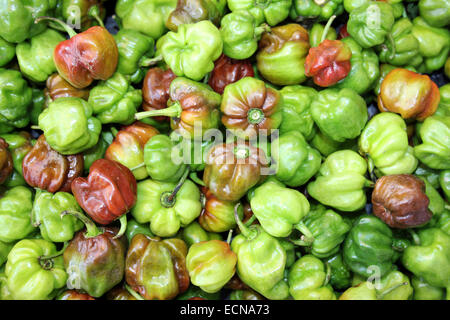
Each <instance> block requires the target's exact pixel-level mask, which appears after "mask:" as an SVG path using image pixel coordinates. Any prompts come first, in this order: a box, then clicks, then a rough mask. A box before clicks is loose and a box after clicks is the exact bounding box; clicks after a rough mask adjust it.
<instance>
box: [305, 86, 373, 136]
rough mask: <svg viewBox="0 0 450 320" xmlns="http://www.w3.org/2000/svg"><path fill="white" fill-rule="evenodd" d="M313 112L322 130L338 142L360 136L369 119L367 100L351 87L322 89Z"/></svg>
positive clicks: (312, 107) (315, 120) (313, 106)
mask: <svg viewBox="0 0 450 320" xmlns="http://www.w3.org/2000/svg"><path fill="white" fill-rule="evenodd" d="M311 114H312V117H313V119H314V122H315V123H316V124H317V126H318V127H319V128H320V131H322V133H323V134H325V135H327V136H329V137H330V138H331V139H333V140H335V141H338V142H344V141H345V140H347V139H353V138H356V137H358V136H359V135H360V133H361V131H362V129H363V128H364V126H365V124H366V122H367V119H368V113H367V106H366V102H365V101H364V99H363V98H362V97H361V96H360V95H359V94H358V93H357V92H356V91H354V90H353V89H350V88H343V89H325V90H322V91H320V92H319V94H318V95H317V98H316V99H315V100H314V101H313V102H312V103H311Z"/></svg>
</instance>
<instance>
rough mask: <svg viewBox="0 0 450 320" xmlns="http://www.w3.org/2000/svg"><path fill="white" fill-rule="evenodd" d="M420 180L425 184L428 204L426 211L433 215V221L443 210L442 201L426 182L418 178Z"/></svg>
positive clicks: (443, 204)
mask: <svg viewBox="0 0 450 320" xmlns="http://www.w3.org/2000/svg"><path fill="white" fill-rule="evenodd" d="M420 179H421V180H422V181H423V182H424V183H425V194H426V195H427V198H428V200H429V201H430V203H429V204H428V209H429V210H430V211H431V212H432V213H433V218H432V219H433V220H436V219H437V218H438V217H439V216H440V215H441V214H442V212H444V209H445V203H444V199H442V197H441V195H440V194H439V192H438V191H437V190H436V189H435V188H434V187H433V186H432V185H431V183H429V182H428V180H426V179H424V178H423V177H420Z"/></svg>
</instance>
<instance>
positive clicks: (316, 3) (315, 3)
mask: <svg viewBox="0 0 450 320" xmlns="http://www.w3.org/2000/svg"><path fill="white" fill-rule="evenodd" d="M342 1H343V0H328V1H323V0H293V1H292V7H291V11H290V13H289V16H290V17H291V19H294V20H296V21H299V22H301V21H303V20H306V19H314V20H317V21H323V20H328V19H329V18H330V17H331V16H332V15H336V16H338V15H340V14H341V13H342V12H343V11H344V6H343V5H342Z"/></svg>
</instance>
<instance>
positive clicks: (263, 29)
mask: <svg viewBox="0 0 450 320" xmlns="http://www.w3.org/2000/svg"><path fill="white" fill-rule="evenodd" d="M270 30H272V29H271V28H270V26H269V25H268V24H267V23H263V24H261V25H260V26H259V27H256V28H255V38H256V39H259V38H260V37H261V35H262V34H263V33H265V32H270Z"/></svg>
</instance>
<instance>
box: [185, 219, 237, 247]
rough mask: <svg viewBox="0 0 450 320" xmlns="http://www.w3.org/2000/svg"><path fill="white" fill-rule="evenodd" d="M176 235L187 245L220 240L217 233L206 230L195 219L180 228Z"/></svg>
mask: <svg viewBox="0 0 450 320" xmlns="http://www.w3.org/2000/svg"><path fill="white" fill-rule="evenodd" d="M233 218H234V216H233ZM178 237H179V238H180V239H181V240H183V241H184V242H185V243H186V245H187V246H188V247H190V246H192V245H193V244H195V243H199V242H203V241H210V240H222V237H221V235H220V234H219V233H215V232H208V231H206V230H205V229H204V228H203V227H202V226H201V225H200V224H199V223H198V222H197V221H193V222H192V223H190V224H189V225H187V226H186V227H184V228H183V229H182V230H180V232H179V234H178Z"/></svg>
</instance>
